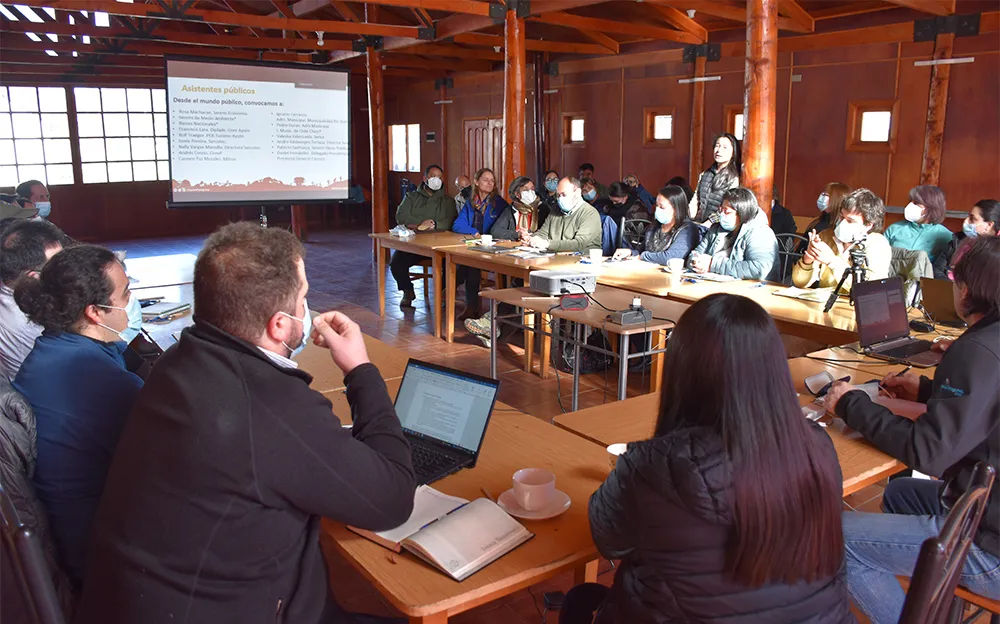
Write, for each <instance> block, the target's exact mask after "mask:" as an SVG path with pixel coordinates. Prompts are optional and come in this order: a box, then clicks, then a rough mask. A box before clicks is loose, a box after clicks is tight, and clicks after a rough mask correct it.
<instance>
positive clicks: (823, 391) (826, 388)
mask: <svg viewBox="0 0 1000 624" xmlns="http://www.w3.org/2000/svg"><path fill="white" fill-rule="evenodd" d="M850 380H851V376H850V375H848V376H847V377H841V378H840V379H835V380H834V381H831V382H830V383H828V384H826V385H825V386H823V387H822V388H820V390H819V392H817V393H816V396H818V397H821V396H826V393H827V392H829V391H830V388H831V387H833V384H834V383H836V382H838V381H850Z"/></svg>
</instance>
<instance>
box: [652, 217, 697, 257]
mask: <svg viewBox="0 0 1000 624" xmlns="http://www.w3.org/2000/svg"><path fill="white" fill-rule="evenodd" d="M658 229H660V224H659V223H653V224H652V225H650V226H649V228H648V229H647V230H646V246H647V247H648V246H649V244H650V242H651V241H652V240H653V235H654V234H655V233H656V230H658ZM700 241H701V227H700V226H698V224H697V223H694V222H693V221H688V222H687V223H685V224H684V225H682V226H681V227H680V229H678V230H677V231H676V232H674V233H673V239H672V240H671V241H670V244H669V245H667V248H666V249H664V250H663V251H660V252H652V251H644V252H642V253H641V254H639V258H640V259H642V260H645V261H646V262H654V263H656V264H664V265H665V264H667V263H668V262H669V261H670V260H672V259H674V258H683V259H685V260H686V259H687V257H688V254H689V253H691V250H692V249H694V248H695V246H697V245H698V243H699V242H700Z"/></svg>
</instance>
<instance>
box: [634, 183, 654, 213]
mask: <svg viewBox="0 0 1000 624" xmlns="http://www.w3.org/2000/svg"><path fill="white" fill-rule="evenodd" d="M635 196H636V197H638V198H639V201H641V202H642V203H643V204H645V205H646V209H647V210H652V209H653V204H655V203H656V198H655V197H653V196H652V195H651V194H650V192H649V191H647V190H646V189H645V188H644V187H643V186H642V185H641V184H640V185H639V186H637V187H635Z"/></svg>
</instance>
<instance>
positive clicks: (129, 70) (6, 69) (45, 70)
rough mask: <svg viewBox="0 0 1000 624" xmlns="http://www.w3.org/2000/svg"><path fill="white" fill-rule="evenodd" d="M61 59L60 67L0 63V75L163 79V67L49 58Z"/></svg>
mask: <svg viewBox="0 0 1000 624" xmlns="http://www.w3.org/2000/svg"><path fill="white" fill-rule="evenodd" d="M50 58H60V59H62V65H22V64H19V63H5V62H3V61H0V73H3V74H47V75H56V76H64V75H81V74H82V75H91V76H150V77H154V78H156V77H158V78H160V79H161V80H162V79H163V67H159V68H155V67H121V66H118V65H106V64H104V63H99V64H90V63H83V64H75V63H74V64H70V63H68V61H76V60H77V59H74V58H69V59H67V58H66V57H64V56H63V57H50Z"/></svg>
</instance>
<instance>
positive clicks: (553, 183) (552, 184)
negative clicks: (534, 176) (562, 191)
mask: <svg viewBox="0 0 1000 624" xmlns="http://www.w3.org/2000/svg"><path fill="white" fill-rule="evenodd" d="M557 186H559V180H546V181H545V190H546V191H548V192H550V193H555V192H556V187H557Z"/></svg>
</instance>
